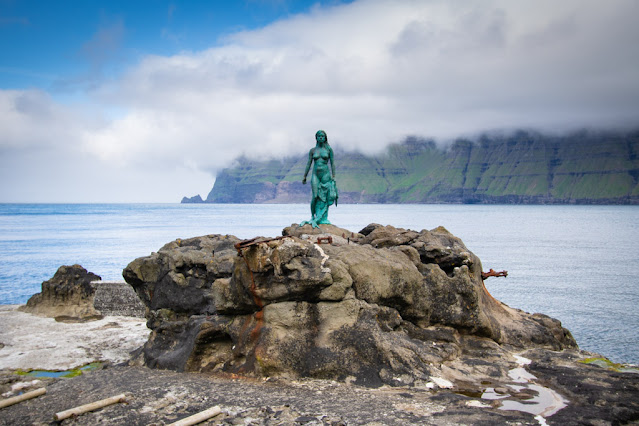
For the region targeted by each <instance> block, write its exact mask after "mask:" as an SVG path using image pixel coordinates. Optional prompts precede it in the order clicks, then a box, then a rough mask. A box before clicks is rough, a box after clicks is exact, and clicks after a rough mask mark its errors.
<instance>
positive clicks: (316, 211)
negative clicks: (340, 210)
mask: <svg viewBox="0 0 639 426" xmlns="http://www.w3.org/2000/svg"><path fill="white" fill-rule="evenodd" d="M315 140H316V141H317V143H316V144H315V148H312V149H311V150H310V151H309V153H308V163H306V170H305V171H304V179H303V180H302V183H303V184H306V175H308V171H309V170H310V169H311V164H312V163H314V166H313V175H312V176H311V188H312V189H313V198H311V215H312V217H311V220H310V221H304V222H302V223H301V225H300V226H304V225H306V224H310V225H311V226H313V228H319V226H318V225H320V224H323V223H324V224H329V225H330V222H329V221H328V206H330V205H331V204H333V203H335V205H337V198H338V195H337V184H336V183H335V161H334V160H333V149H332V148H331V146H330V145H329V144H328V139H327V137H326V132H325V131H324V130H318V131H317V133H315ZM329 162H330V163H331V168H330V170H329V168H328V163H329Z"/></svg>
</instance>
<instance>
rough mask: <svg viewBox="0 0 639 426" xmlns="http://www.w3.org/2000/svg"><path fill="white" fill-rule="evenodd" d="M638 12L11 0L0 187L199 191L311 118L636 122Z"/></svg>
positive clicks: (467, 125) (422, 130) (349, 141)
mask: <svg viewBox="0 0 639 426" xmlns="http://www.w3.org/2000/svg"><path fill="white" fill-rule="evenodd" d="M638 20H639V2H637V1H636V0H610V1H605V2H603V1H600V0H562V1H561V2H558V1H555V0H536V1H534V2H533V1H528V2H526V1H512V0H459V1H448V0H428V1H426V0H352V1H338V0H326V1H292V0H290V1H287V0H244V1H235V2H231V1H229V2H226V1H210V2H204V1H201V2H196V1H191V2H169V1H160V0H159V1H126V2H125V1H80V0H77V1H19V0H0V48H1V49H2V50H1V52H2V55H0V182H1V184H0V202H177V201H179V200H180V199H181V198H182V196H185V195H186V196H192V195H195V194H198V193H199V194H201V195H202V196H203V197H205V196H206V194H207V193H208V192H209V191H210V189H211V187H212V185H213V182H214V179H215V175H216V173H217V172H218V171H219V170H221V169H222V168H224V167H228V166H229V165H232V164H233V161H234V159H235V158H237V157H238V156H240V155H248V156H251V157H256V158H277V157H281V156H283V155H287V154H303V153H304V152H307V151H308V149H309V148H310V147H312V146H313V144H314V139H313V135H314V134H315V132H316V131H317V130H318V129H320V128H321V129H324V130H326V132H327V133H328V138H329V142H330V143H331V144H333V145H334V146H339V147H341V148H344V149H357V150H360V151H363V152H369V153H373V152H380V151H381V150H383V149H384V148H385V147H386V146H387V145H388V144H389V143H393V142H398V141H401V140H403V139H404V138H405V137H406V136H408V135H415V136H423V137H427V138H434V139H436V140H437V141H439V142H441V143H447V142H448V141H450V140H452V139H454V138H456V137H459V136H471V137H472V136H473V135H477V134H478V133H480V132H482V131H487V130H488V131H492V130H502V131H509V130H513V129H518V128H532V129H536V130H540V131H543V132H552V133H561V132H567V131H571V130H575V129H581V128H584V127H586V128H619V129H627V128H636V127H638V125H639V71H638V70H639V43H637V41H638V40H639V25H637V24H636V23H637V21H638ZM336 160H337V165H338V174H339V159H336Z"/></svg>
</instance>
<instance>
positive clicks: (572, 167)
mask: <svg viewBox="0 0 639 426" xmlns="http://www.w3.org/2000/svg"><path fill="white" fill-rule="evenodd" d="M638 154H639V131H635V132H626V133H620V132H586V131H583V132H578V133H573V134H569V135H565V136H547V135H543V134H540V133H535V132H526V131H519V132H516V133H514V134H512V135H507V136H505V135H484V136H481V137H479V138H477V139H474V140H470V139H459V140H457V141H455V142H454V143H452V144H451V145H449V146H445V147H442V146H439V145H437V144H435V143H434V142H433V141H429V140H424V139H418V138H408V139H406V140H405V141H404V142H403V143H399V144H394V145H391V146H389V147H388V148H387V149H386V151H384V152H383V153H381V154H378V155H364V154H361V153H357V152H339V151H336V155H335V160H336V165H337V182H338V187H339V190H340V202H341V203H485V204H505V203H522V204H639V156H638ZM306 160H307V157H306V155H300V156H296V157H289V158H284V159H279V160H268V161H255V160H251V159H248V158H245V157H242V158H239V159H238V160H237V161H236V164H235V165H234V166H233V167H230V168H227V169H223V170H222V171H221V172H219V173H218V175H217V177H216V180H215V184H214V186H213V189H212V190H211V192H210V193H209V194H208V196H207V197H206V199H205V200H202V202H206V203H305V202H308V199H309V191H310V190H309V188H308V187H307V186H304V185H302V183H301V180H302V176H303V174H304V168H305V165H306ZM182 202H199V199H198V197H197V196H196V197H191V198H186V197H185V199H183V201H182Z"/></svg>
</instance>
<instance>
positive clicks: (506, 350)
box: [123, 224, 576, 387]
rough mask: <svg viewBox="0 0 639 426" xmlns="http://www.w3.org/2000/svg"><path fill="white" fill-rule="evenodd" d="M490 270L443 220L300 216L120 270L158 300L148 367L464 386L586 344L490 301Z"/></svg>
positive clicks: (145, 357) (153, 305)
mask: <svg viewBox="0 0 639 426" xmlns="http://www.w3.org/2000/svg"><path fill="white" fill-rule="evenodd" d="M329 237H330V238H329ZM318 242H319V243H320V244H318ZM481 269H482V267H481V262H480V260H479V259H478V258H477V257H476V256H475V255H474V254H473V253H471V252H470V251H469V250H468V249H467V248H466V247H465V246H464V244H463V242H462V241H461V240H460V239H459V238H457V237H455V236H453V235H451V234H450V233H449V232H448V231H446V230H445V229H444V228H442V227H440V228H436V229H434V230H432V231H427V230H423V231H420V232H416V231H411V230H404V229H396V228H394V227H392V226H381V225H377V224H371V225H369V226H367V227H366V228H364V229H363V230H361V231H360V233H357V234H356V233H352V232H350V231H348V230H345V229H340V228H337V227H334V226H332V225H322V227H321V230H317V229H312V228H310V226H305V227H299V226H297V225H293V226H291V227H289V228H286V229H285V230H284V231H283V237H278V238H276V239H264V238H258V239H255V240H253V241H248V242H246V241H245V242H241V241H240V240H239V239H238V238H236V237H234V236H230V235H224V236H223V235H208V236H203V237H197V238H191V239H187V240H176V241H173V242H171V243H169V244H167V245H165V246H164V247H162V248H161V249H160V250H159V251H158V252H157V253H153V254H151V255H150V256H147V257H143V258H138V259H136V260H134V261H133V262H131V263H130V264H129V265H128V266H127V267H126V268H125V270H124V272H123V275H124V278H125V279H126V281H127V282H128V283H130V284H131V285H132V286H133V287H134V288H135V290H136V291H137V293H138V295H139V296H140V298H141V299H142V301H143V302H144V304H145V305H146V306H147V318H148V321H147V326H148V327H149V328H150V329H151V330H152V333H151V336H150V338H149V340H148V342H147V343H146V344H145V346H144V348H143V349H142V351H141V353H140V355H139V360H141V361H142V362H144V363H145V364H146V365H148V366H150V367H157V368H164V369H173V370H178V371H203V372H226V373H235V374H245V375H254V376H288V377H317V378H333V379H339V380H346V381H355V382H356V383H361V384H365V385H371V386H378V385H381V384H384V383H386V384H390V385H400V384H403V385H406V384H412V385H415V386H427V387H429V386H433V383H434V384H435V385H438V386H444V387H446V386H448V385H449V384H450V382H451V381H454V382H455V383H456V386H458V387H464V386H465V385H464V383H466V384H467V385H468V386H472V384H473V383H474V382H477V383H478V381H486V380H488V381H489V382H500V381H504V380H509V379H508V370H509V369H512V368H514V367H516V366H517V363H516V359H515V358H514V357H513V356H511V353H512V351H515V352H516V351H520V350H523V349H524V348H533V347H537V348H547V349H552V350H561V349H564V348H573V347H576V343H575V341H574V339H573V338H572V336H571V335H570V333H569V332H568V331H567V330H566V329H564V328H562V326H561V324H560V322H559V321H557V320H554V319H552V318H549V317H547V316H545V315H540V314H534V315H531V314H528V313H525V312H522V311H519V310H515V309H512V308H509V307H508V306H506V305H504V304H502V303H500V302H499V301H497V300H495V299H493V298H492V297H491V296H490V294H489V293H488V292H487V291H486V288H485V287H484V285H483V281H482V277H481ZM497 359H499V360H500V362H493V361H495V360H497ZM477 383H475V384H477Z"/></svg>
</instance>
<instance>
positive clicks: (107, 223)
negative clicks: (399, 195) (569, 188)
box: [0, 204, 639, 363]
mask: <svg viewBox="0 0 639 426" xmlns="http://www.w3.org/2000/svg"><path fill="white" fill-rule="evenodd" d="M309 215H310V213H309V208H308V206H307V205H298V204H294V205H281V204H280V205H264V204H260V205H246V204H241V205H233V204H206V205H202V204H200V205H197V204H196V205H193V204H0V304H16V303H25V302H26V301H27V299H28V298H29V297H30V296H31V295H32V294H34V293H37V292H39V291H40V285H41V283H42V281H44V280H47V279H49V278H51V277H52V276H53V274H54V273H55V271H56V270H57V269H58V267H59V266H60V265H71V264H74V263H78V264H80V265H82V266H84V267H85V268H86V269H88V270H89V271H91V272H94V273H96V274H98V275H100V276H101V277H102V279H103V280H118V281H121V280H122V275H121V273H122V269H123V268H124V267H125V266H126V265H127V264H128V263H129V262H130V261H132V260H133V259H135V258H136V257H140V256H146V255H148V254H150V253H151V252H152V251H157V250H158V249H159V248H160V247H162V246H163V245H164V244H165V243H167V242H169V241H172V240H174V239H176V238H189V237H195V236H199V235H205V234H216V233H219V234H233V235H235V236H237V237H240V238H252V237H255V236H258V235H259V236H270V237H274V236H278V235H281V230H282V228H284V227H285V226H288V225H290V224H291V223H299V222H300V221H302V220H305V219H308V217H309ZM330 218H331V221H332V222H333V223H334V224H335V225H337V226H340V227H342V228H347V229H350V230H352V231H359V230H360V229H362V228H363V227H364V226H366V225H368V224H369V223H371V222H375V223H381V224H384V225H386V224H391V225H393V226H396V227H402V228H410V229H414V230H421V229H433V228H435V227H437V226H439V225H442V226H444V227H446V228H447V229H448V230H449V231H450V232H452V233H453V234H455V235H457V236H458V237H460V238H461V239H462V240H463V241H464V243H465V244H466V246H467V247H468V248H469V249H470V250H471V251H473V252H474V253H475V254H476V255H478V256H479V258H480V259H481V261H482V264H483V269H484V270H488V269H490V268H493V269H495V270H502V269H505V270H508V274H509V275H508V278H505V279H504V278H490V279H488V280H486V287H487V288H488V290H489V291H490V292H491V294H492V295H493V296H495V297H496V298H497V299H499V300H501V301H502V302H504V303H506V304H508V305H509V306H511V307H514V308H519V309H523V310H525V311H528V312H541V313H544V314H547V315H550V316H552V317H555V318H558V319H559V320H561V321H562V322H563V324H564V326H566V327H567V328H568V329H569V330H571V331H572V333H573V335H574V336H575V338H576V339H577V342H578V343H579V345H580V347H581V348H582V349H586V350H591V351H595V352H600V353H602V354H604V355H606V356H608V357H610V358H611V359H612V360H613V361H616V362H629V363H639V352H638V349H639V347H638V346H639V275H638V272H637V269H638V268H639V207H636V206H510V205H508V206H502V205H499V206H485V205H361V204H360V205H339V206H337V207H334V208H331V211H330ZM1 326H2V325H1V324H0V327H1Z"/></svg>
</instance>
